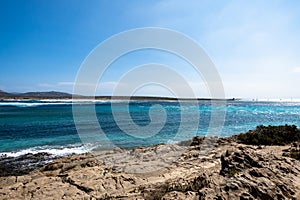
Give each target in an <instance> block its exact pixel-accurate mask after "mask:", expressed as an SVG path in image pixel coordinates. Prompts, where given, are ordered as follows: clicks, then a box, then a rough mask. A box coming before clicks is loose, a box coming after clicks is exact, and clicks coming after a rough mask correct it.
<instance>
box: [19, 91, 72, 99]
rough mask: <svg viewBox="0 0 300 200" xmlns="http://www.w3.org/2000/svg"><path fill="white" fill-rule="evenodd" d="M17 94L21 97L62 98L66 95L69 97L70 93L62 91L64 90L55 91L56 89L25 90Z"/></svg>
mask: <svg viewBox="0 0 300 200" xmlns="http://www.w3.org/2000/svg"><path fill="white" fill-rule="evenodd" d="M19 96H22V97H42V98H47V97H51V98H54V97H55V98H56V97H57V98H62V97H68V98H71V97H72V95H71V94H69V93H64V92H56V91H51V92H26V93H23V94H19Z"/></svg>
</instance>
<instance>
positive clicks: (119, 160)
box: [0, 126, 300, 200]
mask: <svg viewBox="0 0 300 200" xmlns="http://www.w3.org/2000/svg"><path fill="white" fill-rule="evenodd" d="M264 136H266V137H264ZM299 136H300V132H299V130H298V129H297V128H296V127H295V126H280V127H271V126H270V127H263V126H260V127H257V129H256V130H253V131H249V132H248V133H245V134H241V135H237V136H233V137H229V138H213V137H212V138H204V137H195V138H193V140H192V141H190V142H182V143H180V144H176V145H174V144H173V145H171V144H160V145H155V146H151V147H138V148H135V149H131V150H125V149H115V150H111V151H105V152H100V153H97V154H84V155H71V156H68V157H63V158H59V159H56V160H54V161H52V162H51V163H48V164H44V165H43V166H36V168H37V169H35V170H33V168H32V170H33V171H32V170H24V171H16V169H13V167H12V168H11V170H9V169H7V167H6V168H5V167H3V164H2V168H1V164H0V170H1V177H0V199H241V200H246V199H249V200H250V199H262V200H266V199H295V200H296V199H300V160H299V155H300V148H299V142H300V137H299ZM178 149H183V150H184V151H182V152H183V153H182V154H181V155H180V156H178V157H177V158H176V160H169V158H170V157H172V155H173V154H172V152H174V151H177V150H178ZM161 152H165V155H167V156H165V157H160V159H159V160H157V156H158V154H159V155H161ZM6 164H7V162H6ZM4 169H6V171H3V170H4ZM142 169H146V170H145V172H143V170H142ZM17 172H18V173H17Z"/></svg>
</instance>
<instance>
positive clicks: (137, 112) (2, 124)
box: [0, 101, 300, 156]
mask: <svg viewBox="0 0 300 200" xmlns="http://www.w3.org/2000/svg"><path fill="white" fill-rule="evenodd" d="M198 103H199V106H196V107H195V106H191V107H186V109H187V113H188V115H185V116H183V117H185V118H187V119H188V120H191V121H193V120H194V119H193V115H194V114H195V110H198V111H199V113H200V122H199V124H198V127H196V128H197V135H206V134H208V132H207V131H208V126H209V122H210V118H211V110H212V108H211V104H210V101H199V102H198ZM154 104H160V105H161V106H162V107H163V108H164V109H165V111H166V114H167V118H166V123H165V124H164V126H163V128H162V129H161V130H160V131H159V132H158V133H157V134H156V135H154V136H152V137H148V138H144V139H143V138H135V137H132V136H130V135H128V134H126V133H124V131H122V130H121V129H120V127H118V126H117V124H116V122H115V120H114V117H113V115H112V110H111V103H110V102H97V103H96V105H95V111H96V113H97V118H98V121H99V124H100V125H101V128H102V129H103V132H104V133H105V135H106V137H107V138H108V139H109V140H110V141H111V142H112V143H114V144H115V145H116V146H119V147H123V148H132V147H134V146H148V145H151V144H157V143H162V142H165V143H167V142H176V141H174V140H173V139H174V137H175V135H176V133H177V131H178V130H179V126H180V122H181V121H182V119H181V114H180V111H181V107H180V104H179V103H178V102H166V101H155V102H154V101H153V102H151V101H133V102H131V103H130V115H131V117H132V120H133V121H134V122H135V123H136V124H137V125H139V126H146V125H148V124H150V123H151V119H150V117H149V109H150V108H151V106H153V105H154ZM85 106H86V104H84V103H82V105H81V107H82V108H83V109H84V107H85ZM124 109H125V107H124V104H123V103H122V102H119V103H117V104H116V111H117V113H118V112H119V113H121V112H126V110H124ZM125 122H126V120H125V121H124V123H125ZM261 124H262V125H282V124H295V125H297V126H298V127H300V103H299V102H256V101H251V102H250V101H229V102H227V103H226V117H225V121H224V126H223V127H221V131H220V132H218V133H215V134H216V135H218V136H230V135H233V134H238V133H240V132H246V131H248V130H251V129H255V127H256V126H258V125H261ZM87 127H88V128H87V132H90V133H91V134H92V133H93V134H95V130H96V129H95V127H94V125H92V124H87ZM194 129H195V127H187V128H186V129H185V130H184V131H185V132H186V137H181V138H179V140H186V139H189V137H191V134H190V133H193V131H194ZM145 134H146V133H145ZM90 145H91V146H93V145H94V146H96V145H99V141H98V143H95V144H92V142H91V144H90ZM85 151H87V149H86V147H83V145H82V142H81V140H80V137H79V136H78V133H77V130H76V127H75V125H74V120H73V115H72V104H71V103H70V102H39V101H23V102H22V101H18V102H0V152H2V154H4V153H6V154H8V155H10V156H18V155H22V154H25V153H35V152H50V153H52V154H68V153H82V152H85Z"/></svg>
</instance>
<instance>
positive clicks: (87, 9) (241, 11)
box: [0, 0, 300, 98]
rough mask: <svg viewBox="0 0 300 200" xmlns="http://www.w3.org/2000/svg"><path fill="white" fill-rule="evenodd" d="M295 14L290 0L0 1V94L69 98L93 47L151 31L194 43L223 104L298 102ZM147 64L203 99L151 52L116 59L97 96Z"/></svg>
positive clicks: (299, 20)
mask: <svg viewBox="0 0 300 200" xmlns="http://www.w3.org/2000/svg"><path fill="white" fill-rule="evenodd" d="M299 11H300V2H299V1H291V0H290V1H288V0H285V1H276V0H272V1H271V0H269V1H268V0H264V1H241V0H240V1H235V0H232V1H209V0H199V1H179V0H166V1H138V0H136V1H105V0H103V1H100V0H99V1H98V0H97V1H77V0H73V1H70V0H65V1H55V0H52V1H46V0H37V1H18V0H14V1H8V0H7V1H6V0H0V30H1V31H0V89H2V90H5V91H9V92H27V91H50V90H58V91H66V92H71V91H72V88H73V83H74V80H75V77H76V74H77V71H78V69H79V67H80V65H81V63H82V62H83V60H84V59H85V57H86V56H87V55H88V54H89V53H90V51H91V50H92V49H93V48H95V47H96V46H97V45H98V44H99V43H100V42H102V41H104V40H105V39H107V38H108V37H110V36H112V35H114V34H117V33H119V32H121V31H126V30H128V29H133V28H141V27H149V26H151V27H163V28H170V29H174V30H176V31H179V32H182V33H184V34H186V35H188V36H190V37H191V38H193V39H195V40H196V41H197V42H198V43H199V44H200V45H201V46H202V47H203V48H204V49H205V50H206V52H207V54H208V55H209V56H210V58H211V59H212V60H213V62H214V63H215V65H216V67H217V69H218V71H219V73H220V75H221V78H222V80H223V84H224V88H225V94H226V97H228V98H230V97H244V98H290V97H293V98H300V90H298V89H297V88H298V86H299V85H300V78H299V77H300V54H299V52H300V12H299ZM149 55H150V56H149ZM162 57H163V58H162ZM160 59H162V60H163V61H162V60H160ZM153 61H155V62H169V64H174V63H175V61H176V67H175V68H176V69H177V70H178V71H179V72H180V73H182V74H184V75H185V76H186V78H187V79H189V81H190V83H191V85H192V86H193V87H194V88H195V90H196V93H197V94H198V96H208V94H207V92H205V91H206V89H205V86H204V84H203V81H202V80H201V78H199V79H197V78H196V77H194V75H193V74H192V71H187V70H186V68H185V67H183V66H184V63H181V62H180V61H177V60H176V59H174V58H173V57H168V56H165V55H163V56H162V55H159V54H158V53H157V52H156V53H153V52H150V53H149V52H142V53H140V54H139V53H137V54H136V55H134V56H128V58H127V59H123V62H122V59H120V62H118V63H115V64H114V65H112V66H111V67H110V70H109V71H107V73H106V74H105V77H103V80H102V81H103V83H102V84H101V85H102V86H101V87H102V88H99V91H98V94H100V95H101V94H103V95H107V94H109V93H110V91H111V90H112V88H113V87H114V85H115V83H116V81H117V80H118V77H120V76H121V75H122V73H123V72H125V71H126V70H129V69H130V67H134V66H131V65H136V64H140V63H143V62H145V63H147V62H153ZM148 89H149V88H148ZM147 92H148V93H147ZM156 92H157V94H158V95H164V93H163V92H162V91H158V90H157V91H156V89H155V88H154V89H153V88H152V89H149V90H148V91H147V89H145V90H144V91H143V92H142V94H149V95H151V94H154V95H155V94H156Z"/></svg>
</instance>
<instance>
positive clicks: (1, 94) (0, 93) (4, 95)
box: [0, 90, 12, 97]
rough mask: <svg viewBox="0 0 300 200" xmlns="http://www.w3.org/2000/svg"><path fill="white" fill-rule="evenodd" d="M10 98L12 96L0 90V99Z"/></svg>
mask: <svg viewBox="0 0 300 200" xmlns="http://www.w3.org/2000/svg"><path fill="white" fill-rule="evenodd" d="M10 96H12V94H10V93H7V92H4V91H3V90H0V97H10Z"/></svg>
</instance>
